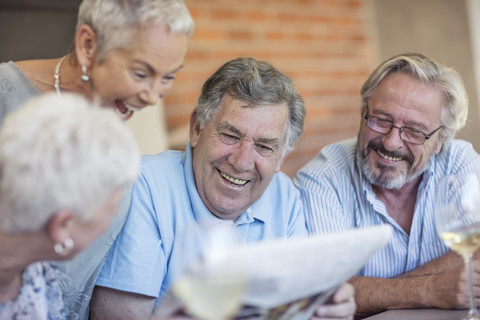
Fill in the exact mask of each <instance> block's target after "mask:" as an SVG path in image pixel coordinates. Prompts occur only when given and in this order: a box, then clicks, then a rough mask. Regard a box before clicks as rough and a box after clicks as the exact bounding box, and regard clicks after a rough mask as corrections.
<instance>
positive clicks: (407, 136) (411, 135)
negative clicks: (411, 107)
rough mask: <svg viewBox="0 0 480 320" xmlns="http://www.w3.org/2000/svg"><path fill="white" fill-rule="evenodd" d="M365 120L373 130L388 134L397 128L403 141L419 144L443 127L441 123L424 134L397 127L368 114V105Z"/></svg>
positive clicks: (415, 130) (411, 129)
mask: <svg viewBox="0 0 480 320" xmlns="http://www.w3.org/2000/svg"><path fill="white" fill-rule="evenodd" d="M364 118H365V120H367V127H369V128H370V129H372V130H373V131H375V132H378V133H382V134H388V133H389V132H390V131H391V130H392V128H397V129H398V132H399V135H400V139H402V140H403V141H405V142H408V143H411V144H416V145H421V144H424V143H425V140H427V139H430V137H431V136H432V135H434V134H435V132H437V131H438V130H440V129H441V128H443V125H442V126H440V127H438V128H437V129H435V130H433V131H432V132H430V133H428V134H426V133H423V132H422V131H420V130H417V129H413V128H409V127H397V126H395V125H394V124H393V122H391V121H389V120H385V119H381V118H377V117H374V116H371V115H369V114H368V106H367V109H366V113H365V117H364Z"/></svg>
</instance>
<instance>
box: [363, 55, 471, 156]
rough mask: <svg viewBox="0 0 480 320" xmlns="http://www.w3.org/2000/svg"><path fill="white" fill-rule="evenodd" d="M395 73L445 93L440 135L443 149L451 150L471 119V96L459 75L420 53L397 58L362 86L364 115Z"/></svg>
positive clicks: (373, 74)
mask: <svg viewBox="0 0 480 320" xmlns="http://www.w3.org/2000/svg"><path fill="white" fill-rule="evenodd" d="M394 72H402V73H406V74H408V75H411V76H413V77H415V78H416V79H418V80H420V81H422V82H423V83H425V84H428V85H432V86H434V87H435V88H438V89H440V90H441V91H442V92H443V95H444V101H445V105H444V106H443V109H442V115H441V117H442V125H443V128H442V130H440V134H441V135H442V136H443V137H444V138H445V141H444V146H448V145H449V144H450V143H451V141H452V139H453V137H454V136H455V134H456V133H457V131H458V130H460V129H461V128H463V127H464V126H465V122H466V120H467V115H468V95H467V92H466V91H465V87H464V85H463V81H462V78H461V77H460V75H459V74H458V73H457V72H456V71H455V70H454V69H452V68H448V67H446V66H442V65H440V64H439V63H437V62H436V61H434V60H433V59H431V58H428V57H426V56H424V55H421V54H419V53H405V54H400V55H397V56H394V57H392V58H390V59H388V60H386V61H384V62H383V63H382V64H381V65H380V66H378V67H377V68H376V69H375V70H374V71H373V72H372V73H371V74H370V77H369V78H368V79H367V81H365V83H364V84H363V86H362V89H361V91H360V93H361V95H362V100H363V101H362V114H363V113H364V112H365V108H366V107H367V100H368V98H369V97H370V95H371V94H372V92H373V90H374V89H375V88H376V87H377V86H378V85H379V84H380V82H381V81H382V80H383V79H384V78H385V77H386V76H388V75H389V74H391V73H394ZM442 149H445V148H442Z"/></svg>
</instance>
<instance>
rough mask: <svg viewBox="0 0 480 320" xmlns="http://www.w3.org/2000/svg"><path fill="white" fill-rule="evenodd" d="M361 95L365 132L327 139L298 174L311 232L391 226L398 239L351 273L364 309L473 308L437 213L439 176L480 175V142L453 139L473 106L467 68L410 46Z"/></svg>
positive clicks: (386, 63)
mask: <svg viewBox="0 0 480 320" xmlns="http://www.w3.org/2000/svg"><path fill="white" fill-rule="evenodd" d="M361 95H362V108H361V124H360V130H359V133H358V136H357V138H355V139H350V140H346V141H343V142H339V143H334V144H332V145H329V146H327V147H325V148H324V149H323V150H321V151H320V153H319V154H318V155H317V156H316V157H315V158H314V159H313V160H312V161H310V162H309V163H308V164H307V165H306V166H305V167H304V168H302V169H301V170H300V171H299V172H298V173H297V175H296V177H295V179H294V182H295V184H296V185H297V187H298V188H299V189H300V191H301V195H302V198H303V201H304V207H305V210H306V220H307V225H308V227H309V231H310V232H312V233H317V232H323V233H325V232H335V231H341V230H345V229H350V228H357V227H365V226H370V225H377V224H390V225H392V227H393V229H394V237H393V239H392V241H391V243H390V244H389V245H387V246H386V247H385V248H384V249H383V250H382V251H381V252H379V253H378V254H377V255H375V256H374V257H373V258H372V259H371V260H370V261H369V262H367V264H366V265H365V266H364V268H363V269H362V270H360V272H359V273H358V274H357V276H356V277H354V278H353V279H351V283H352V284H353V286H354V287H355V293H356V294H355V300H356V302H357V316H359V317H362V316H366V315H370V314H374V313H378V312H381V311H384V310H387V309H402V308H432V307H433V308H468V298H467V297H468V294H467V291H466V290H467V286H466V275H465V273H464V267H463V264H462V259H461V258H460V257H459V256H458V255H456V254H455V253H453V252H452V253H449V250H448V248H447V247H446V246H445V245H444V244H443V242H442V241H441V239H440V238H439V237H438V235H437V233H436V230H435V224H434V213H433V194H434V191H435V190H434V188H435V184H436V181H437V179H438V178H439V177H440V176H444V175H448V174H456V173H461V172H476V173H480V156H479V154H478V153H477V152H476V151H475V150H474V149H473V147H472V145H471V144H470V143H468V142H466V141H462V140H454V139H453V138H454V136H455V134H456V132H457V131H458V130H459V129H461V128H462V127H463V126H464V125H465V121H466V118H467V113H468V97H467V94H466V92H465V88H464V86H463V83H462V80H461V78H460V76H459V75H458V74H457V72H456V71H455V70H453V69H451V68H447V67H445V66H442V65H439V64H438V63H437V62H435V61H433V60H432V59H430V58H428V57H425V56H423V55H421V54H417V53H413V54H402V55H398V56H394V57H392V58H390V59H388V60H386V61H384V62H383V63H382V64H381V65H380V66H378V67H377V68H376V69H375V71H373V72H372V74H371V75H370V76H369V78H368V79H367V81H366V82H365V83H364V85H363V87H362V89H361ZM479 196H480V195H479ZM477 284H478V285H480V283H477ZM479 298H480V291H478V292H477V299H479Z"/></svg>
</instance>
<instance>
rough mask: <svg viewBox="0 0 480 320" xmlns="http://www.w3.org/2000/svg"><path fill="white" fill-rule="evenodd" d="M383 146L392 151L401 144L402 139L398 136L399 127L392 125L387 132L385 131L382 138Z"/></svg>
mask: <svg viewBox="0 0 480 320" xmlns="http://www.w3.org/2000/svg"><path fill="white" fill-rule="evenodd" d="M382 142H383V146H384V147H385V149H387V150H389V151H394V150H397V149H398V148H400V147H401V146H402V145H403V140H402V138H400V128H399V127H396V126H392V128H391V129H390V131H389V132H387V133H385V135H384V136H383V138H382Z"/></svg>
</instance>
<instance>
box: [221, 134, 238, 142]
mask: <svg viewBox="0 0 480 320" xmlns="http://www.w3.org/2000/svg"><path fill="white" fill-rule="evenodd" d="M220 139H221V140H222V141H223V142H224V143H226V144H234V143H237V142H238V141H239V140H240V138H238V137H237V136H235V135H233V134H230V133H226V132H220Z"/></svg>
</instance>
